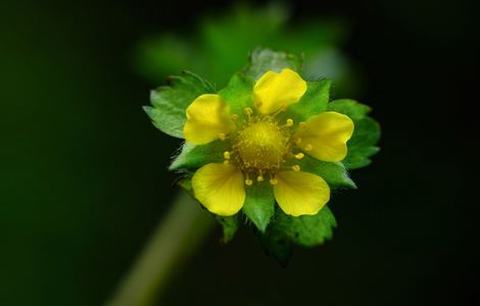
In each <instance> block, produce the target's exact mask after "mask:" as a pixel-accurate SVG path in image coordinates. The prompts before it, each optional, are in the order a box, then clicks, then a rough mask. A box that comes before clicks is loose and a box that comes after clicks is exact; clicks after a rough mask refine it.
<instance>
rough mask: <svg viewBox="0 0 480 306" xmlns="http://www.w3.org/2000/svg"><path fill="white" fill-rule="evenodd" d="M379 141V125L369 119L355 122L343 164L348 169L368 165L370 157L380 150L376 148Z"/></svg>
mask: <svg viewBox="0 0 480 306" xmlns="http://www.w3.org/2000/svg"><path fill="white" fill-rule="evenodd" d="M379 139H380V125H379V124H378V122H377V121H375V120H374V119H372V118H370V117H365V118H363V119H362V120H360V121H357V122H355V130H354V132H353V136H352V138H351V139H350V140H349V142H348V154H347V157H346V158H345V160H344V161H343V164H344V165H345V167H347V168H348V169H357V168H361V167H365V166H367V165H369V164H370V163H371V162H372V161H371V160H370V158H369V157H370V156H372V155H374V154H376V153H377V152H378V151H379V150H380V148H379V147H377V146H376V144H377V143H378V140H379Z"/></svg>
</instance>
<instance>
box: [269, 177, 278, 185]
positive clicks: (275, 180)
mask: <svg viewBox="0 0 480 306" xmlns="http://www.w3.org/2000/svg"><path fill="white" fill-rule="evenodd" d="M270 184H271V185H277V184H278V180H277V179H276V178H274V177H273V178H271V179H270Z"/></svg>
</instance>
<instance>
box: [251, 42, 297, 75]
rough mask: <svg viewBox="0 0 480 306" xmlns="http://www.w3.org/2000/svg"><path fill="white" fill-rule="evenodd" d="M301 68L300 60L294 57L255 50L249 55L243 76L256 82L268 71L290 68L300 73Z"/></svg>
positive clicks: (281, 53)
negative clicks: (248, 62) (248, 61)
mask: <svg viewBox="0 0 480 306" xmlns="http://www.w3.org/2000/svg"><path fill="white" fill-rule="evenodd" d="M301 66H302V59H301V58H300V57H298V56H296V55H293V54H289V53H285V52H276V51H272V50H270V49H262V48H257V49H255V50H254V51H253V52H252V54H251V55H250V65H249V66H248V67H247V68H246V69H245V74H246V75H247V76H248V77H251V78H253V79H254V80H257V79H259V78H260V77H261V76H262V75H263V74H264V73H265V72H266V71H268V70H272V71H276V72H280V71H281V70H282V69H284V68H291V69H292V70H295V71H300V69H301Z"/></svg>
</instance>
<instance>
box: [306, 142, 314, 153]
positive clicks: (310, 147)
mask: <svg viewBox="0 0 480 306" xmlns="http://www.w3.org/2000/svg"><path fill="white" fill-rule="evenodd" d="M312 149H313V146H312V145H311V144H307V145H306V146H305V151H307V152H308V151H312Z"/></svg>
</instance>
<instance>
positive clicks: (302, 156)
mask: <svg viewBox="0 0 480 306" xmlns="http://www.w3.org/2000/svg"><path fill="white" fill-rule="evenodd" d="M304 157H305V154H303V153H302V152H300V153H297V154H295V158H296V159H302V158H304Z"/></svg>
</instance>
